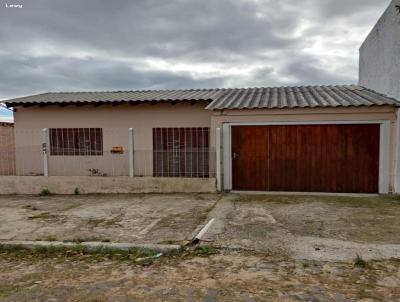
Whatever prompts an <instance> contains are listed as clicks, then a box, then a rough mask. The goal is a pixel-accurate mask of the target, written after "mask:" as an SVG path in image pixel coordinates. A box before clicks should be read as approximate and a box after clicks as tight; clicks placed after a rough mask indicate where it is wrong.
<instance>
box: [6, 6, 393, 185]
mask: <svg viewBox="0 0 400 302" xmlns="http://www.w3.org/2000/svg"><path fill="white" fill-rule="evenodd" d="M398 2H399V0H395V1H393V2H392V3H391V5H390V6H389V8H388V10H387V11H386V13H385V15H384V16H383V17H382V18H381V20H380V21H379V22H378V24H377V26H376V27H375V29H374V30H373V31H372V32H371V34H370V35H369V37H368V38H367V40H366V42H365V43H364V44H363V46H362V47H361V51H360V62H361V64H360V65H361V66H360V85H343V86H303V87H261V88H244V89H203V90H160V91H115V92H69V93H44V94H39V95H33V96H27V97H22V98H16V99H11V100H6V101H4V102H5V104H6V105H7V106H8V107H10V108H13V109H14V120H15V131H14V133H15V150H16V155H15V156H16V170H15V174H16V175H46V176H47V175H48V174H49V175H50V176H68V175H69V176H76V175H81V176H115V177H121V176H131V178H133V179H139V178H151V179H156V180H157V181H160V179H166V178H169V179H173V181H174V182H175V183H180V184H181V185H182V183H181V182H179V181H178V180H179V179H189V178H190V179H192V180H194V181H196V179H198V180H199V181H200V179H213V178H214V177H215V178H216V184H217V188H218V189H219V190H228V191H230V190H235V191H291V192H332V193H391V192H396V193H399V192H400V161H399V158H400V147H399V142H400V122H399V118H400V115H399V107H400V102H399V101H398V100H396V99H399V98H400V94H399V89H400V84H399V78H400V76H399V75H400V64H399V63H400V61H399V60H400V56H399V53H398V51H399V49H400V47H399V43H400V37H399V32H400V31H398V30H397V31H396V28H395V27H396V26H397V25H398V22H400V21H399V19H400V16H397V15H396V13H395V10H396V5H397V4H398ZM96 179H97V180H96V181H99V180H98V179H99V178H96ZM116 183H118V182H115V183H114V184H116ZM153 185H154V186H160V185H159V183H158V182H154V183H153ZM183 186H184V185H183Z"/></svg>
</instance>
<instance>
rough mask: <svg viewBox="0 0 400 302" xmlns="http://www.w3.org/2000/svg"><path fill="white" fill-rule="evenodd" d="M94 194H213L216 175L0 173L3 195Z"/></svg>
mask: <svg viewBox="0 0 400 302" xmlns="http://www.w3.org/2000/svg"><path fill="white" fill-rule="evenodd" d="M43 188H48V189H49V190H50V192H51V193H54V194H73V193H74V190H75V188H78V189H79V191H80V192H81V193H82V194H94V193H105V194H106V193H213V192H215V191H216V181H215V178H156V177H135V178H129V177H92V176H50V177H43V176H0V195H5V194H39V193H40V192H41V190H42V189H43Z"/></svg>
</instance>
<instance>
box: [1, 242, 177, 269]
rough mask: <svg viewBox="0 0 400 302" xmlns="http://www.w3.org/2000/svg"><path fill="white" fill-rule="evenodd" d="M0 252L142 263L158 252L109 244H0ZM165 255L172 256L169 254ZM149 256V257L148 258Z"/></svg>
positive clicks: (19, 255)
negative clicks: (117, 247) (116, 247)
mask: <svg viewBox="0 0 400 302" xmlns="http://www.w3.org/2000/svg"><path fill="white" fill-rule="evenodd" d="M0 253H2V254H7V255H10V256H14V257H17V258H26V257H28V258H32V257H34V258H35V259H36V258H41V259H47V258H50V257H53V258H60V257H65V258H71V257H83V256H84V257H86V258H88V257H89V258H92V259H96V260H101V259H112V260H123V261H134V262H135V263H138V264H141V265H149V264H151V263H153V262H154V260H155V259H152V257H154V256H155V255H157V254H158V252H155V251H153V250H147V249H140V248H131V249H127V250H116V249H113V248H110V247H107V246H99V247H96V248H87V247H84V246H80V245H79V244H78V245H75V246H70V247H65V246H64V247H59V246H57V247H56V246H48V247H35V248H31V249H27V248H24V247H23V246H19V245H11V246H3V245H0ZM171 255H172V254H171ZM165 256H170V255H169V254H167V255H165ZM139 258H145V259H146V260H145V261H136V260H137V259H139ZM147 258H148V259H147Z"/></svg>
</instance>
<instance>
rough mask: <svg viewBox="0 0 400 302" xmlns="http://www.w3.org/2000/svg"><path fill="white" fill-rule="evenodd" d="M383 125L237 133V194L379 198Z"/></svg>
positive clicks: (291, 127)
mask: <svg viewBox="0 0 400 302" xmlns="http://www.w3.org/2000/svg"><path fill="white" fill-rule="evenodd" d="M379 129H380V127H379V125H378V124H368V125H286V126H235V127H232V188H233V189H234V190H247V191H248V190H255V191H265V190H266V191H292V192H337V193H377V192H378V190H379V189H378V186H379V132H380V131H379Z"/></svg>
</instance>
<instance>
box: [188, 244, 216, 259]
mask: <svg viewBox="0 0 400 302" xmlns="http://www.w3.org/2000/svg"><path fill="white" fill-rule="evenodd" d="M215 254H219V250H218V249H216V248H214V247H212V246H209V245H201V246H198V247H196V249H195V250H194V251H193V255H195V256H199V257H207V256H211V255H215Z"/></svg>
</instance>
